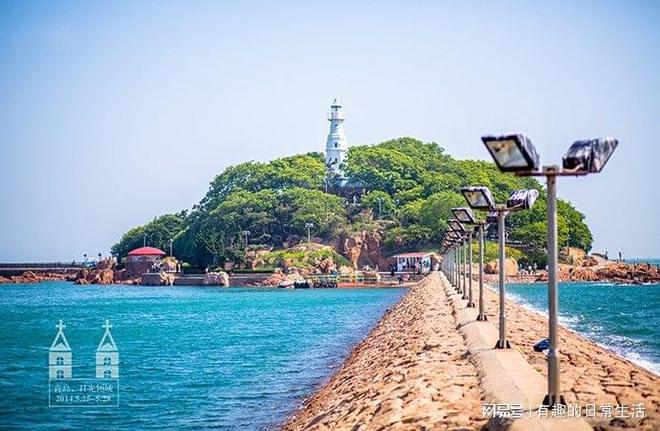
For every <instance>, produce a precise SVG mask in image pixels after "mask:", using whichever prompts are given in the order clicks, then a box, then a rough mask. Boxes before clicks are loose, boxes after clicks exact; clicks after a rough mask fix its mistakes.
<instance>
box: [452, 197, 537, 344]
mask: <svg viewBox="0 0 660 431" xmlns="http://www.w3.org/2000/svg"><path fill="white" fill-rule="evenodd" d="M461 193H462V194H463V196H464V197H465V200H466V201H467V202H468V205H470V207H471V208H472V209H480V210H489V216H490V217H492V215H493V213H496V214H497V225H498V227H497V232H498V237H499V241H498V242H499V253H498V254H499V271H498V273H499V337H498V340H497V344H496V345H495V347H496V348H498V349H506V348H509V347H511V344H510V343H509V341H508V340H507V339H506V308H505V301H506V297H505V296H506V293H505V292H506V291H505V287H506V286H505V283H506V271H505V268H506V265H505V264H506V232H505V230H506V227H505V219H506V216H507V214H508V213H509V212H510V211H519V210H523V209H529V208H531V207H532V205H534V202H535V201H536V197H538V191H537V190H533V189H532V190H516V191H514V192H513V193H512V194H511V196H509V199H508V200H507V203H506V204H499V205H496V204H495V202H494V201H493V198H492V194H491V193H490V190H489V189H488V187H483V186H477V187H464V188H462V189H461Z"/></svg>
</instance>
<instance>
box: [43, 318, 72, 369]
mask: <svg viewBox="0 0 660 431" xmlns="http://www.w3.org/2000/svg"><path fill="white" fill-rule="evenodd" d="M55 327H56V328H57V334H56V335H55V339H54V340H53V344H51V346H50V349H49V350H48V378H49V379H70V378H71V375H72V373H71V347H69V342H68V341H67V340H66V337H65V336H64V328H66V325H64V324H63V323H62V319H60V321H59V323H58V324H57V325H55Z"/></svg>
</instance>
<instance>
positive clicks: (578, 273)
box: [570, 266, 599, 281]
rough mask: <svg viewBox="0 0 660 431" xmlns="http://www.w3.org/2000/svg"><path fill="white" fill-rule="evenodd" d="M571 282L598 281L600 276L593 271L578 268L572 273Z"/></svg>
mask: <svg viewBox="0 0 660 431" xmlns="http://www.w3.org/2000/svg"><path fill="white" fill-rule="evenodd" d="M570 279H571V281H598V279H599V277H598V274H596V272H595V271H594V270H593V269H590V268H584V267H579V266H578V267H576V268H574V269H573V270H572V271H571V273H570Z"/></svg>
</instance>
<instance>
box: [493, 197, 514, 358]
mask: <svg viewBox="0 0 660 431" xmlns="http://www.w3.org/2000/svg"><path fill="white" fill-rule="evenodd" d="M505 218H506V211H505V210H504V209H503V208H498V209H497V234H498V236H499V243H500V244H499V257H500V268H499V269H500V270H499V276H500V322H499V323H500V324H499V327H500V328H499V329H500V338H499V340H498V341H497V345H496V346H495V347H496V348H498V349H508V348H509V347H511V344H509V341H508V340H507V339H506V310H505V308H506V307H505V304H504V301H505V290H504V282H505V278H506V275H505V272H504V263H505V260H506V249H505V241H506V233H505V232H504V230H505Z"/></svg>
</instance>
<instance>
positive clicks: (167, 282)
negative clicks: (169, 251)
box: [140, 271, 175, 286]
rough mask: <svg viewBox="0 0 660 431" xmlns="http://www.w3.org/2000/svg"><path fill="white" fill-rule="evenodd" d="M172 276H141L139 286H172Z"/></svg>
mask: <svg viewBox="0 0 660 431" xmlns="http://www.w3.org/2000/svg"><path fill="white" fill-rule="evenodd" d="M174 278H175V277H174V274H172V273H169V272H162V271H161V272H150V273H145V274H143V275H142V277H141V279H140V284H142V285H143V286H172V285H173V284H174Z"/></svg>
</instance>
